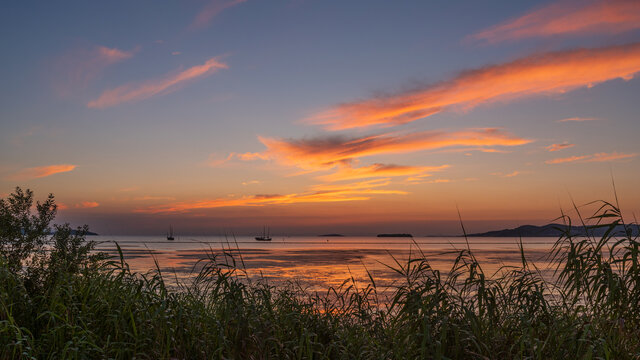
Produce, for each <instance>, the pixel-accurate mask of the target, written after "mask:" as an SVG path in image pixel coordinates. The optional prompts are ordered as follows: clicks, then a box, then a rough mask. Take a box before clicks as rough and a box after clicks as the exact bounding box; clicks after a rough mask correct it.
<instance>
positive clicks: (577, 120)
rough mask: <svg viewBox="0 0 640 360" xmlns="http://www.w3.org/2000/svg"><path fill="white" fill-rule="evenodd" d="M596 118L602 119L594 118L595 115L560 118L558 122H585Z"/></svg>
mask: <svg viewBox="0 0 640 360" xmlns="http://www.w3.org/2000/svg"><path fill="white" fill-rule="evenodd" d="M595 120H602V119H599V118H594V117H570V118H565V119H561V120H558V122H583V121H595Z"/></svg>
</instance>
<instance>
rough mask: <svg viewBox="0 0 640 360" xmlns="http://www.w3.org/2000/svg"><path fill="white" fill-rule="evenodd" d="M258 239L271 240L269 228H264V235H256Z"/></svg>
mask: <svg viewBox="0 0 640 360" xmlns="http://www.w3.org/2000/svg"><path fill="white" fill-rule="evenodd" d="M256 240H258V241H271V237H270V236H269V228H268V227H263V228H262V236H256Z"/></svg>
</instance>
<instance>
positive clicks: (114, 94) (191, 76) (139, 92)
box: [87, 57, 229, 108]
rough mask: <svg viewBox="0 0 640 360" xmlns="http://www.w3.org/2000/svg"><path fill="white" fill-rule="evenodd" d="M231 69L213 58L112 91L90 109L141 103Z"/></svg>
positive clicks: (94, 102) (91, 104)
mask: <svg viewBox="0 0 640 360" xmlns="http://www.w3.org/2000/svg"><path fill="white" fill-rule="evenodd" d="M228 68H229V67H228V66H227V65H226V64H224V63H222V62H220V60H219V57H213V58H211V59H209V60H207V61H206V62H205V63H204V64H202V65H196V66H193V67H190V68H188V69H186V70H183V71H180V72H174V73H171V74H168V75H165V76H164V77H163V78H161V79H152V80H148V81H144V82H138V83H130V84H126V85H122V86H119V87H117V88H115V89H110V90H107V91H105V92H103V93H102V95H100V97H98V98H97V99H95V100H92V101H90V102H89V103H88V104H87V106H88V107H90V108H106V107H110V106H115V105H118V104H121V103H126V102H133V101H140V100H144V99H148V98H150V97H152V96H155V95H164V94H168V93H170V92H173V91H176V90H178V89H180V87H181V86H182V85H184V84H185V83H187V82H189V81H193V80H195V79H198V78H202V77H206V76H209V75H211V74H213V73H215V72H216V71H218V70H219V69H228Z"/></svg>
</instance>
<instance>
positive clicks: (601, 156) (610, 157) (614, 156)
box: [545, 151, 638, 164]
mask: <svg viewBox="0 0 640 360" xmlns="http://www.w3.org/2000/svg"><path fill="white" fill-rule="evenodd" d="M636 156H638V154H636V153H633V154H625V153H618V152H615V151H614V152H612V153H604V152H602V153H597V154H593V155H581V156H570V157H566V158H556V159H551V160H547V161H545V163H547V164H562V163H570V162H581V163H585V162H606V161H617V160H629V159H631V158H634V157H636Z"/></svg>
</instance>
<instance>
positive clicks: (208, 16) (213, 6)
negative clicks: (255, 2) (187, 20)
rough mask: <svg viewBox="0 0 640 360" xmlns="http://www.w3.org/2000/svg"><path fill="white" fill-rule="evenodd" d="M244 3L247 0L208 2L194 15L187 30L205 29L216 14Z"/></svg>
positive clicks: (215, 0) (211, 0)
mask: <svg viewBox="0 0 640 360" xmlns="http://www.w3.org/2000/svg"><path fill="white" fill-rule="evenodd" d="M245 1H247V0H210V1H209V2H208V3H207V5H205V6H204V7H203V8H202V10H200V12H199V13H198V14H197V15H196V17H195V18H194V19H193V22H191V25H190V26H189V28H190V29H192V30H196V29H202V28H204V27H207V26H208V25H209V23H211V20H213V18H215V17H216V16H217V15H218V14H220V13H221V12H223V11H224V10H226V9H228V8H230V7H233V6H236V5H238V4H242V3H243V2H245Z"/></svg>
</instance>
